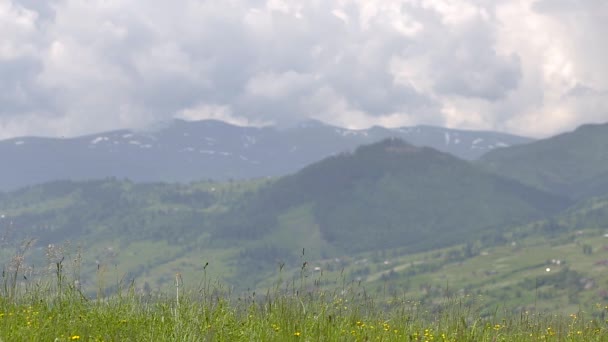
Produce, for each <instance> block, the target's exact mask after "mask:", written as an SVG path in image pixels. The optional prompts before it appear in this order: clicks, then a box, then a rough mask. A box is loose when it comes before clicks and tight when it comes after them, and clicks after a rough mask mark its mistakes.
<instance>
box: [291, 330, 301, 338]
mask: <svg viewBox="0 0 608 342" xmlns="http://www.w3.org/2000/svg"><path fill="white" fill-rule="evenodd" d="M300 335H301V333H300V332H299V331H296V332H294V333H293V336H295V337H300Z"/></svg>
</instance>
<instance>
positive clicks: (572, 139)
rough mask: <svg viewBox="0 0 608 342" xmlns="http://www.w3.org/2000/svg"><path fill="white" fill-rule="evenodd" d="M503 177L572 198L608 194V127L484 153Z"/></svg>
mask: <svg viewBox="0 0 608 342" xmlns="http://www.w3.org/2000/svg"><path fill="white" fill-rule="evenodd" d="M480 163H481V164H482V165H484V166H486V167H487V168H488V169H489V170H491V171H493V172H496V173H498V174H500V175H503V176H506V177H509V178H512V179H517V180H518V181H521V182H523V183H525V184H528V185H531V186H535V187H537V188H539V189H543V190H546V191H550V192H553V193H556V194H560V195H565V196H569V197H572V198H576V199H578V198H586V197H591V196H596V195H604V194H607V193H608V124H601V125H584V126H581V127H579V128H578V129H576V130H575V131H573V132H569V133H564V134H560V135H557V136H554V137H551V138H548V139H544V140H539V141H536V142H533V143H530V144H526V145H520V146H512V147H508V148H504V149H499V150H495V151H491V152H489V153H487V154H485V155H484V156H483V157H482V158H481V160H480Z"/></svg>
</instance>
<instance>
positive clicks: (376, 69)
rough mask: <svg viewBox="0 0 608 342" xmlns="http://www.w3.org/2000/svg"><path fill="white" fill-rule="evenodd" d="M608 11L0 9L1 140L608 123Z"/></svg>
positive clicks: (576, 0) (91, 5) (446, 4)
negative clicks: (204, 122) (138, 132)
mask: <svg viewBox="0 0 608 342" xmlns="http://www.w3.org/2000/svg"><path fill="white" fill-rule="evenodd" d="M607 35H608V1H606V0H335V1H327V0H308V1H306V0H240V1H239V0H175V1H166V0H146V1H144V0H44V1H41V0H0V138H8V137H14V136H20V135H45V136H73V135H79V134H85V133H92V132H96V131H100V130H107V129H115V128H124V127H141V126H145V125H150V124H152V123H154V122H158V121H161V120H167V119H171V118H176V117H179V118H186V119H204V118H218V119H224V120H229V121H232V122H235V123H241V124H246V123H247V124H268V123H275V124H279V125H290V124H293V123H295V122H298V121H301V120H305V119H307V118H315V119H319V120H322V121H325V122H328V123H331V124H336V125H340V126H345V127H351V128H364V127H368V126H370V125H374V124H377V125H384V126H408V125H416V124H431V125H440V126H447V127H453V128H467V129H492V130H500V131H506V132H512V133H518V134H524V135H529V136H537V137H541V136H546V135H549V134H554V133H556V132H561V131H564V130H570V129H572V128H574V127H575V126H576V125H579V124H582V123H587V122H604V121H608V63H607V62H606V61H608V44H606V39H607V38H606V36H607Z"/></svg>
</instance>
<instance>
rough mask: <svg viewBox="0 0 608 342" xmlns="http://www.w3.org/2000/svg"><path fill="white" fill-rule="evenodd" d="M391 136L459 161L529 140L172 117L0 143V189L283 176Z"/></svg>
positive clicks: (487, 134)
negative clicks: (138, 126)
mask: <svg viewBox="0 0 608 342" xmlns="http://www.w3.org/2000/svg"><path fill="white" fill-rule="evenodd" d="M388 137H398V138H402V139H405V140H407V141H409V142H410V143H412V144H414V145H424V146H431V147H435V148H437V149H440V150H444V151H446V152H450V153H452V154H454V155H457V156H458V157H459V158H463V159H468V160H471V159H475V158H478V157H479V156H481V155H482V154H483V153H485V152H486V151H488V150H491V149H494V148H498V147H504V146H507V145H512V144H520V143H527V142H530V141H532V140H531V139H528V138H523V137H519V136H513V135H508V134H504V133H492V132H479V133H478V132H475V131H460V130H451V129H444V128H437V127H428V126H424V127H422V126H420V127H404V128H396V129H388V128H382V127H378V126H375V127H372V128H370V129H366V130H350V129H346V128H340V127H336V126H331V125H327V124H324V123H322V122H318V121H315V122H305V123H302V124H300V125H298V126H294V127H289V128H281V129H279V128H277V127H272V126H265V127H249V126H236V125H232V124H229V123H226V122H223V121H219V120H201V121H184V120H173V121H170V122H166V123H162V124H158V125H156V126H155V127H148V128H147V129H142V130H115V131H109V132H101V133H95V134H88V135H84V136H79V137H74V138H49V137H22V138H11V139H8V140H3V141H0V157H2V159H3V162H4V163H5V165H9V166H10V167H5V168H2V169H0V190H12V189H16V188H18V187H21V186H26V185H32V184H37V183H44V182H48V181H53V180H87V179H97V178H105V177H117V178H128V179H132V180H134V181H137V182H156V181H164V182H190V181H196V180H202V179H214V180H229V179H248V178H258V177H273V176H282V175H286V174H289V173H293V172H296V171H297V170H298V169H300V168H302V167H304V166H306V165H308V164H311V163H313V162H316V161H319V160H321V159H323V158H324V157H327V156H330V155H333V154H336V153H340V152H344V151H349V150H352V149H354V148H356V147H357V146H359V145H364V144H370V143H373V142H376V141H379V140H382V139H385V138H388Z"/></svg>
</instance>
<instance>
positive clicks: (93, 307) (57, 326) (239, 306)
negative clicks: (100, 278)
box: [0, 257, 608, 341]
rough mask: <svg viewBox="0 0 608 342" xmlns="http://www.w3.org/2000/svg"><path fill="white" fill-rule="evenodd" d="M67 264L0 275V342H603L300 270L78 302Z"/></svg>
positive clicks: (547, 322)
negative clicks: (325, 281) (259, 282)
mask: <svg viewBox="0 0 608 342" xmlns="http://www.w3.org/2000/svg"><path fill="white" fill-rule="evenodd" d="M66 260H68V261H67V262H66ZM72 260H77V258H68V259H66V258H64V257H62V258H55V259H53V260H52V261H53V262H52V263H50V266H51V268H50V269H49V270H50V271H51V272H47V273H46V276H44V277H42V276H41V277H38V279H35V280H33V279H31V278H28V275H27V270H26V269H25V268H24V267H23V265H19V267H12V268H11V267H7V268H5V272H4V273H3V275H2V280H3V284H4V287H3V290H2V293H1V295H0V341H76V340H79V341H606V340H608V334H607V329H606V322H605V321H603V320H598V319H597V317H595V318H593V319H592V318H590V317H586V316H585V314H584V313H582V312H581V313H579V314H577V315H571V316H559V315H551V314H537V313H534V312H521V313H519V314H516V315H514V314H512V313H507V311H506V310H504V312H503V310H501V309H500V308H497V309H496V310H495V311H494V312H492V313H490V314H488V313H487V312H482V311H481V310H480V309H479V307H480V306H479V305H478V304H479V301H480V300H483V298H475V297H455V298H447V297H446V298H437V301H436V303H435V304H434V305H432V306H431V305H420V304H419V303H417V302H412V301H409V300H408V299H407V298H403V297H399V296H383V297H381V298H378V297H371V296H368V295H367V293H366V292H365V289H364V288H363V287H360V286H358V285H357V284H347V283H343V285H342V286H340V287H339V288H338V289H336V290H334V291H326V290H321V289H320V287H318V286H317V285H318V283H319V282H320V281H321V277H323V275H322V274H319V275H317V276H314V277H317V278H314V277H309V276H307V273H306V263H303V265H302V272H301V274H300V277H299V278H298V279H291V280H290V281H283V280H279V281H277V283H276V285H275V286H274V287H273V288H271V289H268V290H267V291H266V292H265V293H263V294H259V293H256V292H253V291H252V292H248V293H233V292H232V291H231V289H230V288H229V287H226V286H225V285H223V284H221V283H220V282H218V281H212V280H210V279H208V278H207V275H206V269H207V265H206V266H205V272H204V274H203V275H201V278H202V280H201V282H200V284H198V285H197V286H193V287H188V286H186V285H185V284H184V283H183V280H182V278H181V275H180V274H176V276H175V288H174V291H166V292H163V293H148V294H143V293H141V292H139V291H138V290H137V289H136V286H135V284H134V283H126V284H125V283H123V282H122V281H119V283H118V284H116V286H115V289H116V290H115V291H114V293H113V294H111V295H109V296H106V295H105V293H106V290H105V289H97V290H96V291H93V293H96V294H97V295H93V296H88V295H86V294H85V293H83V291H82V289H81V287H80V283H79V279H78V276H77V273H76V272H73V271H74V270H75V269H76V267H78V266H77V265H75V264H72V265H70V262H71V261H72ZM13 266H16V265H13ZM100 269H101V268H100ZM280 278H281V274H280V272H279V279H280ZM98 284H100V283H98Z"/></svg>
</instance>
